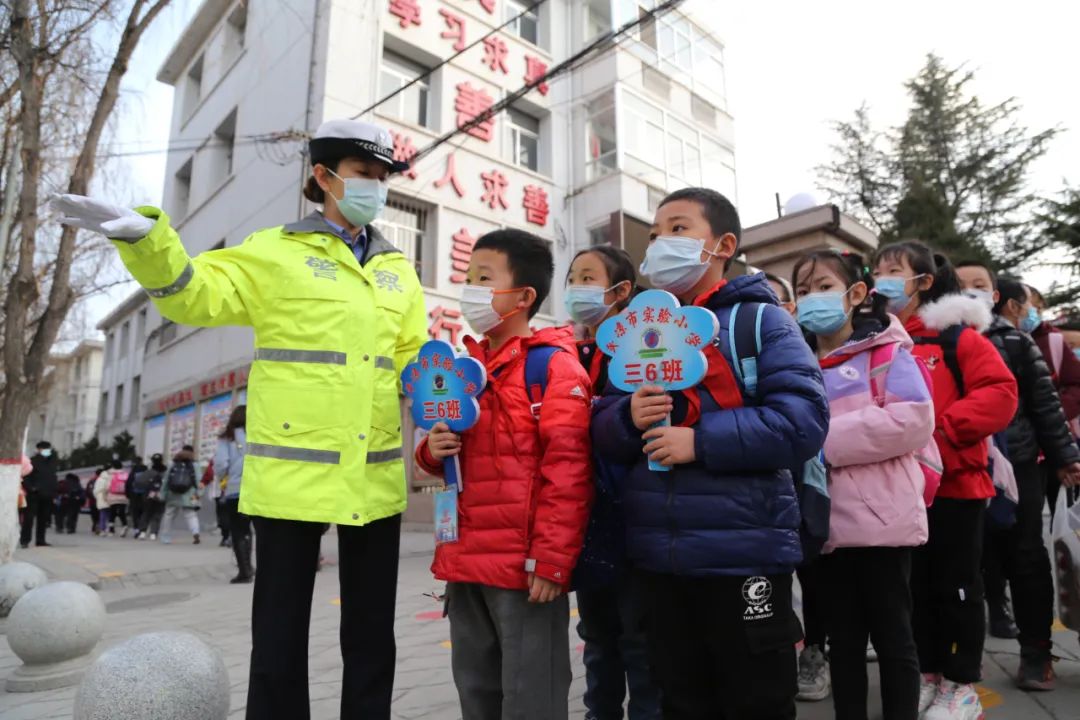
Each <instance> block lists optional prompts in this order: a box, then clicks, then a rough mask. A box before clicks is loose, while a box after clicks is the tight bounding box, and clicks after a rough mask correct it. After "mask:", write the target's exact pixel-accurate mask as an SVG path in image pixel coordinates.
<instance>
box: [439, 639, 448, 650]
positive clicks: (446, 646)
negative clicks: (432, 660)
mask: <svg viewBox="0 0 1080 720" xmlns="http://www.w3.org/2000/svg"><path fill="white" fill-rule="evenodd" d="M439 647H444V648H446V649H447V650H449V649H450V641H449V640H443V641H442V642H441V643H439Z"/></svg>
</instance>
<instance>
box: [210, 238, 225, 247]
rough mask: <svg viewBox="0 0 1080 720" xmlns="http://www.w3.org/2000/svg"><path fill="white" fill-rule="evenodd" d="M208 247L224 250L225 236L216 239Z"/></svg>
mask: <svg viewBox="0 0 1080 720" xmlns="http://www.w3.org/2000/svg"><path fill="white" fill-rule="evenodd" d="M210 249H211V250H224V249H225V238H222V239H221V240H218V241H217V242H216V243H214V244H213V246H212V247H211V248H210Z"/></svg>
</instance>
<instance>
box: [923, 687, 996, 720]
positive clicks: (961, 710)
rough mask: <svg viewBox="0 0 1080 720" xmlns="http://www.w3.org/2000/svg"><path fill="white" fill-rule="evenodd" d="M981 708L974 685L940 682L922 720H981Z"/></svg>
mask: <svg viewBox="0 0 1080 720" xmlns="http://www.w3.org/2000/svg"><path fill="white" fill-rule="evenodd" d="M983 717H984V715H983V707H982V703H981V702H980V701H979V693H977V692H975V686H974V685H961V684H960V683H954V682H953V681H951V680H942V681H941V687H939V688H938V694H937V697H935V698H934V702H932V703H931V704H930V707H929V709H927V711H926V715H924V716H923V718H924V720H982V718H983Z"/></svg>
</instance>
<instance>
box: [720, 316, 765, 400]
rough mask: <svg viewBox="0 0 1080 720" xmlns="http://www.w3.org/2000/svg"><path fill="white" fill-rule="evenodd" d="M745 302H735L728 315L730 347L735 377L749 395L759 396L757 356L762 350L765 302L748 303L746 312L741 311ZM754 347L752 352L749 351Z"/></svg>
mask: <svg viewBox="0 0 1080 720" xmlns="http://www.w3.org/2000/svg"><path fill="white" fill-rule="evenodd" d="M742 307H743V303H735V305H734V306H733V307H732V308H731V314H730V315H729V316H728V349H729V351H730V353H731V367H732V369H733V370H734V371H735V377H736V378H737V379H738V381H739V384H740V385H742V387H743V390H745V392H746V394H747V395H748V396H749V397H757V357H758V354H759V353H760V352H761V319H762V316H763V315H764V314H765V304H764V303H747V304H746V312H739V310H740V309H741V308H742ZM751 348H752V349H753V352H752V354H744V353H747V352H748V351H749V350H750V349H751Z"/></svg>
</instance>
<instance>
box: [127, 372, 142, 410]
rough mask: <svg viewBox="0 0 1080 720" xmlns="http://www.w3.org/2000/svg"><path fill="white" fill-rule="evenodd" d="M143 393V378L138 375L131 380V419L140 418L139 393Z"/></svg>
mask: <svg viewBox="0 0 1080 720" xmlns="http://www.w3.org/2000/svg"><path fill="white" fill-rule="evenodd" d="M141 392H142V376H140V375H136V376H135V377H134V378H133V379H132V380H131V412H130V415H131V417H138V416H139V400H140V395H139V393H141Z"/></svg>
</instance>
